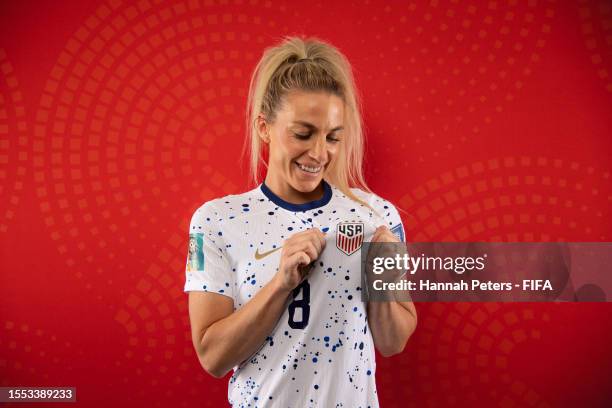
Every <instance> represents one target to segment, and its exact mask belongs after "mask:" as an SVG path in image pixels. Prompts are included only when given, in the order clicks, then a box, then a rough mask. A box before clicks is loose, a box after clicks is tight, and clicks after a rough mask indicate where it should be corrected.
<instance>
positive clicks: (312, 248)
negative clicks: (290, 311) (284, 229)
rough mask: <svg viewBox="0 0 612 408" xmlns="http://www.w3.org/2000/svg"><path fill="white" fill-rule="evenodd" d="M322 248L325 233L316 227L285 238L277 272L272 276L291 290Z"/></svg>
mask: <svg viewBox="0 0 612 408" xmlns="http://www.w3.org/2000/svg"><path fill="white" fill-rule="evenodd" d="M323 248H325V234H324V233H323V232H322V231H321V230H320V229H318V228H310V229H308V230H306V231H302V232H298V233H296V234H293V235H292V236H290V237H289V238H287V239H286V240H285V241H284V242H283V249H282V252H281V257H280V264H279V267H278V272H277V273H276V275H275V276H274V279H276V280H277V282H278V284H279V286H280V287H281V288H282V289H284V290H287V291H291V290H293V289H295V287H296V286H298V285H299V284H300V283H302V281H303V280H304V278H305V277H306V275H307V274H308V272H310V270H311V269H312V266H313V264H314V261H315V260H316V259H317V258H318V257H319V255H320V254H321V252H322V251H323Z"/></svg>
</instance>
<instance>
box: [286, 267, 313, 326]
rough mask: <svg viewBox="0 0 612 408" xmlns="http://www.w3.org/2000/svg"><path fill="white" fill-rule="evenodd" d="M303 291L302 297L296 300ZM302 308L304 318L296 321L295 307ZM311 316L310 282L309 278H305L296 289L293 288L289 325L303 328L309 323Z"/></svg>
mask: <svg viewBox="0 0 612 408" xmlns="http://www.w3.org/2000/svg"><path fill="white" fill-rule="evenodd" d="M300 291H302V298H301V299H298V300H296V299H295V298H296V297H297V295H298V294H299V293H300ZM297 308H301V309H302V320H301V321H299V322H296V321H295V320H293V318H294V317H295V309H297ZM309 317H310V283H308V279H304V281H303V282H302V283H300V284H299V285H298V286H297V287H296V288H295V289H293V302H291V303H290V304H289V327H291V328H292V329H303V328H305V327H306V326H307V325H308V318H309Z"/></svg>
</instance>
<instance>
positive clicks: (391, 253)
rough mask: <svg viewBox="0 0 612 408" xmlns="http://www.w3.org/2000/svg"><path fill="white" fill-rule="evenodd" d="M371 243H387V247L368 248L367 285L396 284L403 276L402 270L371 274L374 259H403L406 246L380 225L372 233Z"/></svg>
mask: <svg viewBox="0 0 612 408" xmlns="http://www.w3.org/2000/svg"><path fill="white" fill-rule="evenodd" d="M370 242H372V243H388V244H387V245H372V244H370V246H369V251H368V254H367V257H366V279H367V282H368V284H371V283H372V282H374V281H375V280H382V281H383V282H386V283H389V282H396V281H397V280H398V279H399V278H401V277H402V276H403V275H404V274H405V272H406V271H405V270H404V269H392V270H388V271H385V272H383V273H382V274H375V273H374V272H373V262H374V258H393V259H395V257H396V255H400V257H403V256H404V254H405V253H406V246H405V245H404V244H403V243H402V242H401V241H400V240H399V239H398V238H397V236H396V235H395V234H394V233H392V232H391V230H390V229H389V228H388V227H387V226H386V225H381V226H379V227H378V228H376V230H375V231H374V235H372V238H371V239H370Z"/></svg>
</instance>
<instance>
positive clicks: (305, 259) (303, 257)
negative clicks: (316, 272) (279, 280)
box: [287, 251, 310, 269]
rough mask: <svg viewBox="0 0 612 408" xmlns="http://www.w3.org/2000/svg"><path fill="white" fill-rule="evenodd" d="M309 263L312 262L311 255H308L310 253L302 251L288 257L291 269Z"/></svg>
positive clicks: (288, 264)
mask: <svg viewBox="0 0 612 408" xmlns="http://www.w3.org/2000/svg"><path fill="white" fill-rule="evenodd" d="M309 263H310V257H309V256H308V254H306V253H305V252H302V251H298V252H296V253H295V254H293V255H291V256H290V257H289V258H288V259H287V266H288V267H290V268H291V269H293V268H295V267H299V266H300V265H303V266H305V265H308V264H309Z"/></svg>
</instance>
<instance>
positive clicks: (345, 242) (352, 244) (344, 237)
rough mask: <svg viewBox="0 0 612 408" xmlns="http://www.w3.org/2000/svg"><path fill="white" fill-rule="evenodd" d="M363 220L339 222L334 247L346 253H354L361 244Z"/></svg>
mask: <svg viewBox="0 0 612 408" xmlns="http://www.w3.org/2000/svg"><path fill="white" fill-rule="evenodd" d="M363 231H364V226H363V222H341V223H339V224H338V228H337V234H336V247H338V249H339V250H340V251H342V252H344V253H345V254H347V255H351V254H353V253H355V252H356V251H357V250H359V248H361V244H363V235H364V234H363Z"/></svg>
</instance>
